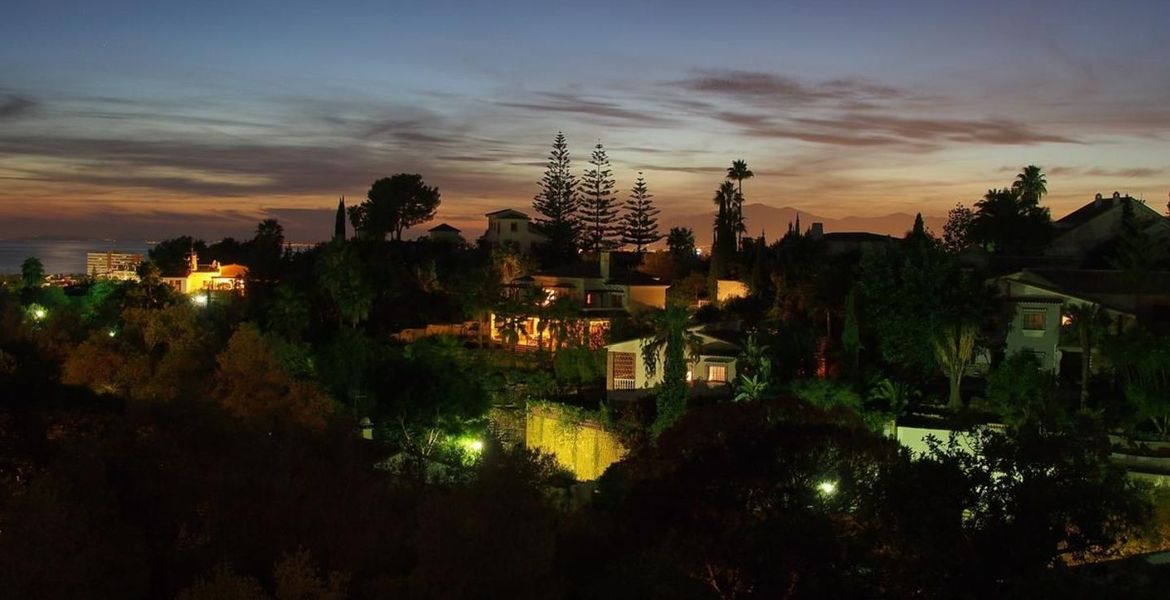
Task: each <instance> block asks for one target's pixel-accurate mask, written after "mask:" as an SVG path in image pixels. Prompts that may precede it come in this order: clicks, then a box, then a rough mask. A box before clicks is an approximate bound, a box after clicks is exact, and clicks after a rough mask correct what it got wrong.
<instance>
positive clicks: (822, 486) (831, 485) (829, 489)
mask: <svg viewBox="0 0 1170 600" xmlns="http://www.w3.org/2000/svg"><path fill="white" fill-rule="evenodd" d="M817 491H818V492H820V493H821V495H822V496H832V495H833V494H835V493H837V483H836V482H835V481H822V482H820V483H818V484H817Z"/></svg>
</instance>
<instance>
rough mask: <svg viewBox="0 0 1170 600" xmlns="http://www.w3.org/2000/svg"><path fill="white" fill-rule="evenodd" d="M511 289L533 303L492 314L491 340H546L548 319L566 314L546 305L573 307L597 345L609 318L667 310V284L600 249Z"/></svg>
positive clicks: (529, 277)
mask: <svg viewBox="0 0 1170 600" xmlns="http://www.w3.org/2000/svg"><path fill="white" fill-rule="evenodd" d="M509 287H510V288H512V291H513V293H514V295H515V296H516V297H523V298H527V299H529V300H530V301H531V305H532V306H529V307H526V306H524V305H522V306H521V307H520V308H522V309H524V310H525V312H524V313H523V314H520V315H501V314H496V313H492V315H491V320H490V331H491V336H492V340H494V341H497V342H505V341H508V340H509V339H512V338H513V337H514V339H515V342H516V344H517V345H520V346H531V347H538V346H542V345H544V344H545V343H546V342H548V340H549V339H550V332H549V327H548V323H547V321H549V320H552V319H564V318H566V317H567V315H554V314H551V312H552V308H550V307H553V306H554V305H558V306H562V307H563V306H566V305H567V306H571V307H573V309H574V313H575V314H574V315H573V317H574V318H575V319H576V320H577V321H578V322H580V323H581V324H582V325H584V326H586V327H587V328H588V333H589V339H590V341H591V343H592V344H594V345H596V346H600V345H601V344H602V343H604V342H603V340H604V338H605V334H606V332H608V331H609V326H610V323H611V321H612V319H613V318H615V317H618V316H622V315H630V314H636V313H638V312H641V311H645V310H650V309H662V308H666V290H667V288H668V287H670V284H669V283H667V282H665V281H662V280H661V279H659V278H657V277H654V276H652V275H648V274H646V273H642V272H640V271H634V270H630V269H623V268H620V267H616V266H612V265H611V256H610V253H609V252H602V253H601V256H600V257H599V260H598V261H597V262H585V263H579V264H574V265H569V266H566V267H562V268H557V269H546V270H541V271H536V272H534V273H531V274H529V275H525V276H523V277H518V278H516V279H514V280H512V282H511V283H510V284H509ZM542 314H543V315H544V316H543V318H544V319H545V321H546V323H545V324H544V325H543V326H542V324H541V319H542V316H541V315H542Z"/></svg>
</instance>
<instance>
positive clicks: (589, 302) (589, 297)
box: [585, 292, 597, 306]
mask: <svg viewBox="0 0 1170 600" xmlns="http://www.w3.org/2000/svg"><path fill="white" fill-rule="evenodd" d="M596 300H597V299H596V298H595V297H594V295H593V292H589V293H588V294H585V306H593V303H594V302H595V301H596Z"/></svg>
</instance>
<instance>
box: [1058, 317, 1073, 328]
mask: <svg viewBox="0 0 1170 600" xmlns="http://www.w3.org/2000/svg"><path fill="white" fill-rule="evenodd" d="M1069 325H1072V317H1071V316H1069V315H1060V326H1061V327H1068V326H1069Z"/></svg>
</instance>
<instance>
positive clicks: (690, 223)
mask: <svg viewBox="0 0 1170 600" xmlns="http://www.w3.org/2000/svg"><path fill="white" fill-rule="evenodd" d="M743 212H744V222H745V224H746V225H747V230H748V235H750V236H753V237H755V236H758V235H760V231H761V230H762V231H763V232H764V237H765V238H766V239H767V241H768V242H772V241H775V240H776V239H778V238H780V237H782V236H783V235H784V234H785V233H786V232H787V231H788V224H789V223H795V222H796V217H797V215H800V228H801V229H803V230H807V229H808V228H809V226H810V225H812V224H813V223H822V224H823V225H824V228H825V233H829V232H834V231H868V232H870V233H884V234H888V235H894V236H898V237H901V236H902V235H905V234H906V232H908V231H910V229H911V228H912V227H913V226H914V215H912V214H909V213H891V214H888V215H881V216H876V217H854V216H850V217H842V218H840V219H834V218H831V217H822V216H820V215H817V214H814V213H811V212H808V211H803V210H797V209H795V208H792V207H790V206H784V207H780V208H777V207H775V206H768V205H767V204H760V203H758V202H757V203H755V204H748V205H745V206H744V207H743ZM714 218H715V215H714V214H713V213H710V212H707V213H698V214H691V215H674V216H670V217H663V218H662V220H661V221H660V223H661V228H662V231H663V233H665V232H666V231H668V230H669V229H670V228H671V227H690V228H691V229H693V230H695V242H696V243H697V244H699V245H700V246H706V245H710V244H711V229H712V222H713V221H714ZM922 219H923V220H924V221H925V222H926V228H927V229H929V230H931V231H932V232H934V234H935V235H941V234H942V226H943V223H944V222H946V217H940V216H928V215H923V216H922Z"/></svg>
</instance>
